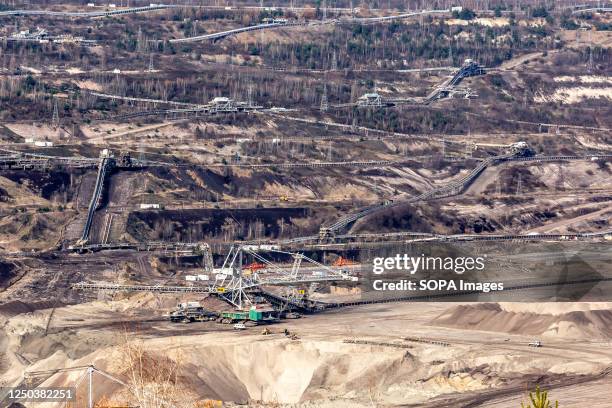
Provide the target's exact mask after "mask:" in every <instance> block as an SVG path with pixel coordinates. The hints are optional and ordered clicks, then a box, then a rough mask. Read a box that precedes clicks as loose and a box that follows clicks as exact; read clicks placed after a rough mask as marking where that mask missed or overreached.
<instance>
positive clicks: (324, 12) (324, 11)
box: [322, 0, 327, 20]
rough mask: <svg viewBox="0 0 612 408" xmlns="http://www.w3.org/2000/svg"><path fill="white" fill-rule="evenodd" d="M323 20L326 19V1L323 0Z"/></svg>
mask: <svg viewBox="0 0 612 408" xmlns="http://www.w3.org/2000/svg"><path fill="white" fill-rule="evenodd" d="M322 5H323V20H326V19H327V1H326V0H323V4H322Z"/></svg>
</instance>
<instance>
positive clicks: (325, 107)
mask: <svg viewBox="0 0 612 408" xmlns="http://www.w3.org/2000/svg"><path fill="white" fill-rule="evenodd" d="M328 109H329V103H328V102H327V84H325V85H323V95H322V96H321V112H327V110H328Z"/></svg>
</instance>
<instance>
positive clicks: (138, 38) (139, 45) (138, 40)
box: [136, 26, 144, 51]
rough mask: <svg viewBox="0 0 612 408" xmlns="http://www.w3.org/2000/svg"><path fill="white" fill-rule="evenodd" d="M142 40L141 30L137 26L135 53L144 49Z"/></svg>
mask: <svg viewBox="0 0 612 408" xmlns="http://www.w3.org/2000/svg"><path fill="white" fill-rule="evenodd" d="M143 42H144V41H143V38H142V28H141V27H140V26H138V34H137V36H136V51H142V50H143V48H144V44H143Z"/></svg>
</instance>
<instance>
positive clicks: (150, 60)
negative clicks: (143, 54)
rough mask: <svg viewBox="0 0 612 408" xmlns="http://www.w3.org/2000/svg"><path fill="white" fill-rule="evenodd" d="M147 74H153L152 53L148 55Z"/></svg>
mask: <svg viewBox="0 0 612 408" xmlns="http://www.w3.org/2000/svg"><path fill="white" fill-rule="evenodd" d="M149 72H153V53H151V55H149Z"/></svg>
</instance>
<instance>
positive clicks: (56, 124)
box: [51, 98, 60, 128]
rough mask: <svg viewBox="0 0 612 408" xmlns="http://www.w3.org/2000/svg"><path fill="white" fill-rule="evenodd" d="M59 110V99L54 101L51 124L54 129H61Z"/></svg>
mask: <svg viewBox="0 0 612 408" xmlns="http://www.w3.org/2000/svg"><path fill="white" fill-rule="evenodd" d="M59 122H60V120H59V109H58V108H57V99H55V98H54V99H53V119H51V124H52V125H53V127H54V128H57V127H59Z"/></svg>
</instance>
